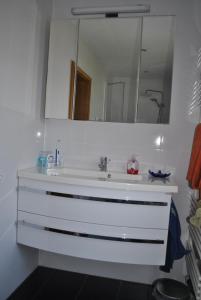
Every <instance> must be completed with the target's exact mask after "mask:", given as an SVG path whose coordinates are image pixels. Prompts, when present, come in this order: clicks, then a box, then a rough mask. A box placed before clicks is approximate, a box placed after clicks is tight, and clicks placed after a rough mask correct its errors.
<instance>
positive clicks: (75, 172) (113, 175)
mask: <svg viewBox="0 0 201 300" xmlns="http://www.w3.org/2000/svg"><path fill="white" fill-rule="evenodd" d="M47 175H50V176H62V177H65V176H71V177H79V178H83V179H91V180H100V181H116V182H124V183H126V182H128V183H131V182H135V181H141V180H142V175H130V174H126V173H120V172H101V171H95V170H87V169H70V168H61V169H49V170H47Z"/></svg>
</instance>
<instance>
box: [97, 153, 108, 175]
mask: <svg viewBox="0 0 201 300" xmlns="http://www.w3.org/2000/svg"><path fill="white" fill-rule="evenodd" d="M107 164H108V158H107V156H104V157H103V156H102V157H101V158H100V163H99V164H98V166H99V169H100V171H103V172H107Z"/></svg>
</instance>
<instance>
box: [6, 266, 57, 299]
mask: <svg viewBox="0 0 201 300" xmlns="http://www.w3.org/2000/svg"><path fill="white" fill-rule="evenodd" d="M54 272H55V270H54V269H49V268H44V267H38V268H37V269H36V270H35V271H34V272H33V273H31V275H30V276H29V277H28V278H27V279H26V280H25V281H24V282H23V283H22V284H21V285H20V287H19V288H18V289H17V290H16V291H15V292H14V293H13V294H12V295H11V296H10V297H9V298H8V299H7V300H28V299H29V300H31V299H32V298H33V297H34V295H35V294H36V293H37V291H38V290H40V289H41V288H42V286H43V285H44V284H46V283H47V282H48V280H49V279H50V278H51V276H52V275H53V273H54Z"/></svg>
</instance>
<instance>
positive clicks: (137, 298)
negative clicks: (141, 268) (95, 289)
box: [118, 281, 151, 300]
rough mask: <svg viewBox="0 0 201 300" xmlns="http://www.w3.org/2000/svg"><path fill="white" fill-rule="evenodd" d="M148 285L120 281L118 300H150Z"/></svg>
mask: <svg viewBox="0 0 201 300" xmlns="http://www.w3.org/2000/svg"><path fill="white" fill-rule="evenodd" d="M150 296H151V287H150V285H146V284H140V283H133V282H126V281H122V282H121V285H120V290H119V295H118V300H150V299H151V298H150Z"/></svg>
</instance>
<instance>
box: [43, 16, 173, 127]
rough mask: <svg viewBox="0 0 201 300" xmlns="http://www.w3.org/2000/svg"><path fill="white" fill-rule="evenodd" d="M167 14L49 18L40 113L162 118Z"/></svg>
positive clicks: (168, 76)
mask: <svg viewBox="0 0 201 300" xmlns="http://www.w3.org/2000/svg"><path fill="white" fill-rule="evenodd" d="M173 23H174V18H173V17H172V16H146V17H135V18H97V19H94V18H90V19H80V20H75V19H74V20H54V21H52V23H51V30H50V44H49V61H48V76H47V90H46V109H45V117H46V118H56V119H72V120H80V121H99V122H120V123H136V122H137V123H156V124H157V123H158V124H160V123H161V124H168V123H169V117H170V104H171V85H172V65H173Z"/></svg>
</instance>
